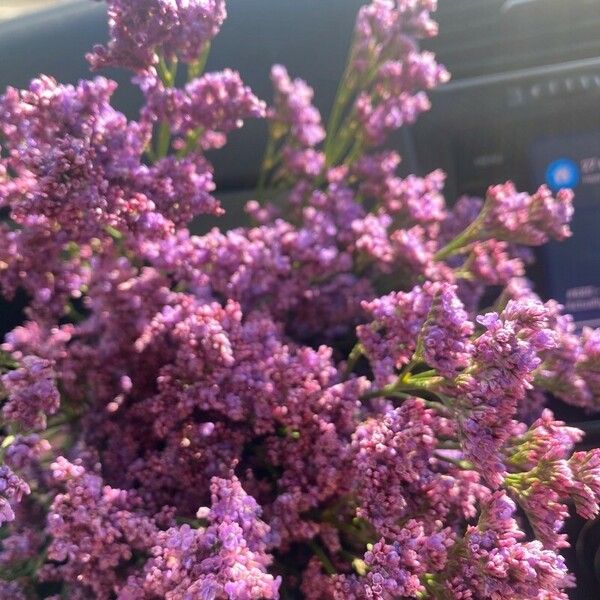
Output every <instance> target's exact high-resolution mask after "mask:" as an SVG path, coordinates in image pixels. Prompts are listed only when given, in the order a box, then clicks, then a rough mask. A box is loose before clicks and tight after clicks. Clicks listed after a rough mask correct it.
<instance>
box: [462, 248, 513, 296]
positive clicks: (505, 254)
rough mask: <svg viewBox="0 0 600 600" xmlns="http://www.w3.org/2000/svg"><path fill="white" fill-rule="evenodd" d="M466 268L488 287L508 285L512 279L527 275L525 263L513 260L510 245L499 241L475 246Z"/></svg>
mask: <svg viewBox="0 0 600 600" xmlns="http://www.w3.org/2000/svg"><path fill="white" fill-rule="evenodd" d="M464 268H466V269H467V270H468V271H469V272H470V273H471V274H472V276H473V277H475V278H476V279H477V280H479V281H482V282H484V283H486V284H488V285H506V284H507V283H508V282H509V281H510V280H511V279H514V278H515V277H522V276H523V275H524V274H525V266H524V264H523V261H522V260H521V259H519V258H512V257H511V256H510V253H509V246H508V244H507V243H506V242H499V241H497V240H487V241H485V242H476V243H475V244H473V247H472V249H471V255H470V256H469V258H468V259H467V262H466V265H465V267H464Z"/></svg>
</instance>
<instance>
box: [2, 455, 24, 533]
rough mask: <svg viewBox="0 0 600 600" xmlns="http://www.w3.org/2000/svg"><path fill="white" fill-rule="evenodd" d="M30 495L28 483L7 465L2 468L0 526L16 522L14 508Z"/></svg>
mask: <svg viewBox="0 0 600 600" xmlns="http://www.w3.org/2000/svg"><path fill="white" fill-rule="evenodd" d="M30 493H31V490H30V488H29V486H28V485H27V483H25V482H24V481H23V480H22V479H21V478H20V477H18V476H17V475H15V474H14V473H13V472H12V471H11V470H10V469H9V467H7V466H6V465H2V466H0V525H1V524H3V523H7V522H10V521H14V520H15V513H14V511H13V506H14V505H15V504H18V503H19V502H21V500H22V498H23V496H26V495H28V494H30Z"/></svg>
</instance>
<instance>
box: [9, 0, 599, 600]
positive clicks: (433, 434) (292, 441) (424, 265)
mask: <svg viewBox="0 0 600 600" xmlns="http://www.w3.org/2000/svg"><path fill="white" fill-rule="evenodd" d="M434 9H435V0H372V2H371V3H370V4H367V5H365V6H363V8H362V9H361V10H360V12H359V14H358V18H357V22H356V29H355V33H354V40H353V43H352V47H351V50H350V55H349V59H348V66H347V69H346V71H345V73H344V74H343V77H342V81H341V84H340V87H339V91H338V94H337V98H336V101H335V105H334V107H333V110H332V112H331V115H330V118H329V120H328V123H327V125H325V124H324V123H323V122H322V119H321V115H320V114H319V112H318V110H317V109H316V108H315V107H314V106H313V105H312V97H313V90H312V89H311V88H310V87H309V86H308V85H307V83H305V82H304V81H302V80H300V79H293V78H291V77H290V75H288V73H287V71H286V69H285V68H284V67H282V66H275V67H274V68H273V70H272V81H273V86H274V99H273V101H272V103H271V104H270V105H269V106H267V105H266V104H265V103H264V102H263V101H261V100H259V99H258V98H257V97H256V96H255V95H254V94H253V93H252V91H251V90H250V89H249V88H248V87H247V86H245V85H244V83H243V81H242V80H241V78H240V76H239V74H238V73H236V72H234V71H231V70H225V71H222V72H218V73H205V72H204V67H205V64H206V59H207V56H208V52H209V49H210V45H211V40H212V39H213V38H214V36H215V35H216V34H217V33H218V31H219V28H220V27H221V24H222V23H223V20H224V19H225V16H226V12H225V2H224V0H108V15H109V31H110V40H109V41H108V43H107V45H106V46H102V47H97V48H95V49H94V50H93V52H92V53H91V54H90V55H89V61H90V63H91V65H92V67H93V68H94V69H99V68H102V67H104V66H107V65H112V66H118V67H124V68H127V69H129V70H131V71H132V72H133V73H134V79H133V81H134V83H135V84H136V85H137V86H139V88H140V89H141V91H142V93H143V97H144V103H143V107H142V109H141V111H140V115H139V119H138V120H137V121H128V120H127V118H126V117H125V116H124V115H123V114H121V113H120V112H118V111H117V110H115V109H114V108H113V107H112V106H111V95H112V93H113V91H114V89H115V84H114V83H113V82H111V81H109V80H107V79H104V78H102V77H97V78H95V79H92V80H90V81H81V82H80V83H78V84H77V85H61V84H59V83H57V82H56V81H55V80H53V79H51V78H49V77H44V76H41V77H40V78H38V79H35V80H34V81H32V82H31V84H30V86H29V88H28V89H26V90H16V89H12V88H9V89H8V90H7V91H6V93H5V94H4V95H3V96H2V97H1V98H0V140H1V144H2V154H1V158H0V203H1V206H2V210H3V215H4V217H5V218H4V220H3V222H2V225H1V230H0V286H1V290H2V293H3V294H4V296H6V297H11V296H13V295H14V294H15V293H16V292H17V291H18V290H20V291H21V292H22V293H24V294H25V295H26V296H27V298H28V306H27V309H26V316H25V319H24V322H23V324H22V325H21V326H19V327H17V328H16V329H14V330H13V331H12V332H10V333H9V334H8V335H7V336H6V339H5V341H4V345H3V346H2V355H1V364H2V373H3V374H2V379H1V382H2V394H3V400H2V407H1V415H2V422H1V434H2V437H1V442H0V446H1V447H0V456H1V458H2V465H1V466H0V522H1V523H2V524H3V526H2V529H1V530H0V533H1V536H0V537H1V546H0V574H1V576H2V577H1V581H0V598H2V599H6V600H8V599H10V600H22V599H32V598H38V599H39V598H47V599H50V598H51V599H53V600H58V599H69V600H83V599H90V598H94V599H97V600H111V599H115V598H116V599H118V600H143V599H147V600H154V599H161V598H164V599H167V600H193V599H197V600H217V599H227V598H229V599H239V600H250V599H252V600H261V599H267V600H268V599H276V598H281V599H292V598H306V599H307V600H327V599H335V600H351V599H356V600H358V599H373V600H374V599H381V600H392V599H397V598H416V599H432V600H463V599H464V600H467V599H473V600H475V599H490V600H501V599H504V600H512V599H515V598H519V599H531V600H561V599H563V600H564V599H566V598H567V595H566V593H567V592H566V590H567V589H568V588H569V587H570V586H571V585H572V584H573V580H572V577H571V576H570V575H569V573H568V571H567V569H566V567H565V563H564V561H563V559H562V557H561V554H560V552H561V549H562V548H564V547H565V546H566V545H567V540H566V536H565V534H564V533H562V532H561V529H562V526H563V523H564V521H565V519H566V518H567V517H568V515H569V507H571V506H572V507H574V508H575V509H576V510H577V512H578V513H579V514H580V515H582V516H583V517H585V518H588V519H592V518H594V517H595V516H596V515H597V514H598V511H599V504H598V503H599V501H600V451H599V450H592V451H587V452H574V448H575V445H576V444H577V443H578V442H579V441H580V440H581V439H582V436H583V433H582V432H581V431H579V430H577V429H574V428H571V427H568V426H566V425H565V424H564V423H562V422H560V421H557V420H555V418H554V416H553V415H552V413H551V412H550V411H549V410H548V409H545V408H544V404H545V400H546V394H547V393H551V394H553V395H554V396H555V397H558V398H560V399H562V400H563V401H564V402H567V403H571V404H574V405H577V406H579V407H583V408H585V409H587V410H589V411H593V410H595V409H598V407H600V331H593V330H591V329H584V330H583V332H582V334H581V335H577V334H576V333H575V328H574V325H573V321H572V318H571V317H570V316H569V315H566V314H563V312H562V307H561V306H560V305H558V304H557V303H556V302H553V301H550V302H546V303H543V302H542V301H541V300H540V299H539V297H538V296H536V294H535V293H534V291H533V290H532V286H531V285H530V284H529V283H528V282H527V280H526V279H524V277H523V276H524V272H525V267H524V265H525V263H526V262H527V260H529V251H528V247H530V246H538V245H540V244H544V243H546V242H547V241H549V240H562V239H564V238H566V237H567V236H569V235H570V231H569V225H568V223H569V220H570V217H571V214H572V198H573V197H572V193H571V192H570V191H568V190H563V191H560V192H558V193H557V194H556V196H553V195H552V193H551V192H550V191H549V190H548V189H547V188H545V187H542V188H540V189H539V190H538V191H537V192H535V193H534V194H532V195H530V194H528V193H524V192H519V191H517V190H516V189H515V187H514V186H513V185H512V184H511V183H505V184H501V185H496V186H493V187H490V188H489V190H488V192H487V195H486V197H485V199H483V200H480V199H476V198H462V199H461V200H460V201H458V203H456V204H455V205H454V206H453V207H452V208H449V207H448V206H446V204H445V201H444V199H443V196H442V189H443V185H444V174H443V173H442V172H439V171H436V172H434V173H431V174H429V175H427V176H426V177H416V176H409V177H406V178H401V177H399V176H398V174H397V167H398V164H399V162H400V157H399V156H398V154H397V153H396V152H394V151H393V150H387V149H385V147H386V142H387V140H388V137H389V135H390V134H391V133H392V132H394V131H395V130H397V129H398V128H400V127H402V126H404V125H406V124H410V123H412V122H413V121H414V120H415V119H416V118H417V117H418V115H419V114H420V113H422V112H423V111H425V110H427V108H428V106H429V101H428V98H427V95H426V92H427V90H429V89H431V88H433V87H435V86H436V85H437V84H439V83H441V82H444V81H446V80H447V79H448V77H449V75H448V73H447V72H446V70H445V69H444V67H442V66H441V65H439V64H437V63H436V61H435V58H434V56H433V55H432V54H430V53H428V52H423V51H421V50H420V48H419V41H420V40H421V39H423V38H427V37H429V36H432V35H435V33H436V31H437V27H436V24H435V22H434V21H433V20H432V17H431V12H432V11H433V10H434ZM186 71H187V81H185V82H184V81H183V78H184V77H183V75H184V72H186ZM251 118H259V119H265V120H266V122H267V123H268V128H269V142H268V146H267V148H266V152H265V158H264V162H263V166H262V171H261V174H260V176H259V183H258V189H257V191H256V196H255V198H254V199H252V200H250V201H249V202H248V204H247V212H248V215H249V219H252V220H253V221H254V224H253V225H252V226H251V227H240V228H238V229H234V230H231V231H226V232H222V231H219V230H217V229H215V230H213V231H211V232H209V233H208V234H206V235H202V236H194V235H191V234H190V233H189V231H188V229H187V226H188V224H189V223H190V221H191V220H192V219H193V218H195V217H197V216H199V215H207V214H209V215H219V214H221V213H222V212H223V211H224V210H226V209H227V207H226V206H225V207H222V206H221V205H220V203H219V201H218V200H217V199H216V198H215V196H214V195H213V192H214V188H215V185H214V183H213V172H212V169H211V165H210V163H209V162H208V160H207V159H206V157H205V152H206V151H207V150H209V149H216V148H220V147H221V146H223V145H224V144H225V143H226V141H227V136H228V134H230V133H231V132H232V131H234V130H235V129H237V128H239V127H241V126H242V124H243V122H244V120H246V119H251ZM486 303H487V308H484V306H486Z"/></svg>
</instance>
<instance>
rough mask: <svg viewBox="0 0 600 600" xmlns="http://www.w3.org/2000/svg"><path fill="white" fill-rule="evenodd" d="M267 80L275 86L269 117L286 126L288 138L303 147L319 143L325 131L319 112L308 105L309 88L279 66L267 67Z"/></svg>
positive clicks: (310, 146)
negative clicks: (268, 69)
mask: <svg viewBox="0 0 600 600" xmlns="http://www.w3.org/2000/svg"><path fill="white" fill-rule="evenodd" d="M271 81H272V82H273V87H274V88H275V100H274V107H273V109H272V110H271V113H270V115H269V116H270V118H271V120H272V121H273V122H274V123H275V124H277V125H278V126H283V127H285V128H286V129H288V130H289V136H290V139H291V140H292V141H293V142H296V143H297V144H299V145H300V146H301V147H303V148H312V147H314V146H316V145H317V144H319V143H320V142H322V141H323V139H324V137H325V130H324V129H323V126H322V125H321V115H320V114H319V111H318V110H317V109H316V108H315V107H314V106H313V105H312V99H313V90H312V88H311V87H309V86H308V85H307V84H306V82H305V81H303V80H302V79H294V80H292V79H291V78H290V76H289V75H288V72H287V70H286V69H285V67H283V66H281V65H275V66H274V67H273V68H272V69H271Z"/></svg>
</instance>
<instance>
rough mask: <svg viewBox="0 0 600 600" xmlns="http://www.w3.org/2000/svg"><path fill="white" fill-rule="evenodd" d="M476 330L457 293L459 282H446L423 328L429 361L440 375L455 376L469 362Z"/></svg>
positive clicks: (441, 287)
mask: <svg viewBox="0 0 600 600" xmlns="http://www.w3.org/2000/svg"><path fill="white" fill-rule="evenodd" d="M473 331H474V326H473V323H471V321H469V319H468V315H467V313H466V311H465V309H464V306H463V303H462V302H461V301H460V300H459V298H458V297H457V295H456V286H453V285H449V284H442V285H441V286H440V289H439V291H437V293H436V295H435V297H434V300H433V304H432V307H431V309H430V312H429V316H428V318H427V321H426V323H425V325H424V327H423V330H422V331H421V343H422V348H423V358H424V360H425V362H426V363H427V364H428V365H429V366H430V367H433V368H434V369H436V370H437V372H438V373H439V374H440V375H442V376H444V377H448V378H452V377H454V376H455V375H456V374H457V373H458V371H460V370H461V369H463V368H465V367H466V366H467V365H468V364H469V361H470V359H471V353H472V348H473V347H472V344H471V342H470V340H469V338H470V337H471V335H472V334H473Z"/></svg>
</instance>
